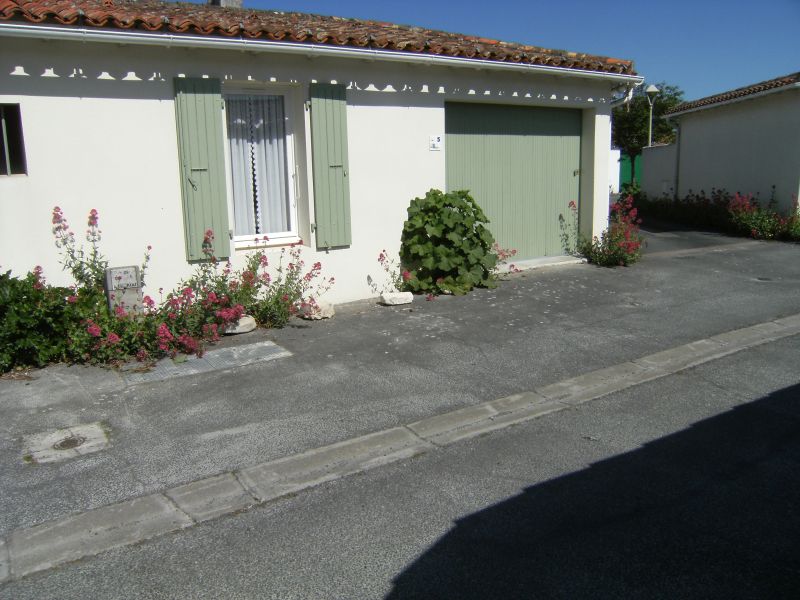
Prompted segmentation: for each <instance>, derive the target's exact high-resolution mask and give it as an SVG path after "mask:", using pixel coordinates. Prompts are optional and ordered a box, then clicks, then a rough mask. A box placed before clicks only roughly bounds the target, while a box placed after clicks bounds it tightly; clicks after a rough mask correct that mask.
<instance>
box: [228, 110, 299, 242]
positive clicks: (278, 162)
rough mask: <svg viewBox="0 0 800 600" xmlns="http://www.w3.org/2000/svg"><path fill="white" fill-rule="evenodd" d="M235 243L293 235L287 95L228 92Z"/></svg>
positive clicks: (290, 141)
mask: <svg viewBox="0 0 800 600" xmlns="http://www.w3.org/2000/svg"><path fill="white" fill-rule="evenodd" d="M225 112H226V116H227V119H226V121H227V122H226V126H227V134H228V156H229V160H230V171H229V177H230V182H231V191H232V192H233V218H234V227H233V233H234V240H235V239H237V238H239V239H243V238H249V237H252V236H253V235H259V234H268V235H269V236H270V238H281V237H287V236H291V235H294V234H295V214H294V198H293V195H294V194H293V192H294V189H293V187H294V186H293V182H292V176H293V170H294V167H293V160H292V155H293V148H292V135H291V131H290V128H289V127H288V126H287V122H288V119H287V116H288V115H287V113H286V109H285V106H284V96H283V95H272V94H227V95H226V96H225Z"/></svg>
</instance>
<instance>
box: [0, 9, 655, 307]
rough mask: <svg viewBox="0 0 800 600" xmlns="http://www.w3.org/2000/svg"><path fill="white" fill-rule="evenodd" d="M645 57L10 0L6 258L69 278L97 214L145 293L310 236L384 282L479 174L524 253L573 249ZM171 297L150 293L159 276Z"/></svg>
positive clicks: (479, 195) (4, 24) (594, 212)
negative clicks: (67, 254)
mask: <svg viewBox="0 0 800 600" xmlns="http://www.w3.org/2000/svg"><path fill="white" fill-rule="evenodd" d="M640 82H641V78H640V77H638V76H636V75H635V73H634V72H633V65H632V63H631V62H630V61H625V60H617V59H611V58H603V57H595V56H588V55H584V54H576V53H565V52H563V51H551V50H545V49H542V48H535V47H530V46H522V45H518V44H511V43H505V42H499V41H495V40H487V39H482V38H475V37H468V36H463V35H456V34H450V33H444V32H439V31H429V30H423V29H419V28H411V27H403V26H395V25H390V24H386V23H377V22H370V21H358V20H353V19H339V18H333V17H320V16H315V15H305V14H298V13H280V12H263V11H254V10H251V9H246V8H244V9H236V8H221V7H217V6H207V5H190V4H169V3H160V2H152V1H149V0H148V1H142V2H126V1H121V0H74V1H73V2H68V3H67V2H60V1H58V0H0V108H2V116H3V123H4V129H3V130H2V131H3V152H2V154H3V158H2V159H0V160H2V163H0V167H2V168H0V269H3V270H6V269H9V268H10V269H12V270H13V272H14V273H16V274H23V273H25V272H26V271H28V270H30V269H31V268H32V267H33V266H34V265H41V266H42V267H43V268H44V271H45V275H46V277H47V278H48V281H50V282H52V283H66V282H67V277H66V275H65V274H64V273H62V271H61V267H60V265H59V263H58V255H57V252H56V248H55V246H54V244H53V239H52V235H51V225H50V220H51V211H52V208H53V207H54V206H56V205H58V206H60V207H61V208H62V209H63V211H64V213H65V215H66V216H67V218H68V219H69V220H70V222H71V224H72V225H73V226H75V228H76V229H78V231H79V232H80V231H81V230H82V227H81V225H82V224H83V222H84V219H85V218H86V215H87V213H88V212H89V211H90V210H91V209H93V208H94V209H97V210H98V211H99V214H100V224H101V228H102V231H103V240H102V249H103V252H104V253H105V254H106V256H107V257H108V258H109V259H110V262H111V264H112V265H129V264H137V263H138V262H139V261H140V259H141V255H142V252H143V251H144V248H145V247H146V246H147V245H148V244H150V245H152V246H153V251H152V263H151V269H150V272H149V274H148V289H149V290H154V289H157V288H159V287H163V288H165V289H171V288H172V287H173V286H174V285H175V284H176V283H177V282H178V281H179V280H180V279H181V278H183V277H185V276H187V275H188V274H189V273H190V271H191V269H192V266H191V263H190V261H192V260H196V259H199V258H202V254H201V244H202V240H203V232H204V231H205V230H206V229H208V228H211V229H213V230H214V232H215V234H216V240H215V253H216V255H217V256H220V257H230V259H231V260H232V262H233V263H234V265H237V264H241V261H242V259H243V256H244V255H245V254H246V252H247V250H248V248H252V246H253V240H254V239H255V238H261V237H263V236H265V235H266V236H268V237H269V240H270V241H269V244H270V246H271V248H272V250H271V251H274V252H277V251H278V249H279V248H280V247H282V246H285V245H286V244H290V243H293V242H298V241H301V240H302V244H303V245H304V246H306V248H305V256H306V260H307V261H308V262H309V264H310V263H311V262H315V261H321V262H322V265H323V273H324V274H325V275H333V276H335V277H336V280H337V283H336V285H335V286H334V288H333V289H332V290H331V292H329V296H328V299H329V300H331V301H334V302H343V301H349V300H354V299H359V298H364V297H368V296H370V295H371V291H370V288H369V286H368V284H367V276H368V275H372V276H373V277H377V276H379V275H380V274H381V273H380V272H379V271H380V269H379V266H378V263H377V256H378V253H379V252H380V251H381V250H383V249H387V250H388V251H389V252H390V253H395V252H397V251H398V249H399V242H400V233H401V230H402V224H403V221H404V220H405V218H406V209H407V207H408V204H409V202H410V200H411V199H412V198H414V197H415V196H421V195H424V194H425V192H426V191H427V190H428V189H430V188H439V189H469V190H471V191H472V192H473V195H474V196H475V198H476V200H477V201H478V202H479V203H480V204H481V205H482V206H483V208H484V209H485V211H486V212H487V214H488V216H489V218H490V219H491V221H492V224H491V226H490V227H491V229H492V230H493V232H494V234H495V236H496V237H497V238H498V240H499V242H500V243H501V244H502V245H503V246H505V247H514V248H517V249H518V250H519V253H520V256H521V257H522V258H523V259H524V258H534V257H541V256H552V255H558V254H561V252H562V251H561V246H560V242H559V229H558V227H559V225H558V215H559V214H560V213H562V212H565V211H566V206H567V204H568V203H569V201H570V200H576V201H578V202H579V214H580V225H581V228H582V230H583V231H584V232H585V233H586V234H595V235H596V234H599V233H600V231H601V230H602V229H603V228H604V227H605V226H606V223H607V214H608V180H609V177H608V170H609V147H610V137H611V123H610V113H611V108H610V103H611V100H612V96H614V95H619V93H620V92H623V91H625V90H626V89H627V88H630V87H631V86H634V85H638V84H639V83H640ZM151 293H152V292H151Z"/></svg>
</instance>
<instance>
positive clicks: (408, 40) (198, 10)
mask: <svg viewBox="0 0 800 600" xmlns="http://www.w3.org/2000/svg"><path fill="white" fill-rule="evenodd" d="M0 21H28V22H31V23H50V24H58V25H63V26H66V27H71V26H81V27H97V28H101V27H102V28H112V29H138V30H145V31H164V32H170V33H187V34H194V35H198V34H199V35H209V36H217V37H233V36H236V37H243V38H248V39H261V40H267V41H283V42H295V43H298V44H309V45H310V44H323V45H329V46H350V47H356V48H376V49H381V50H395V51H399V52H409V53H417V54H429V55H438V56H448V57H459V58H473V59H482V60H487V61H496V62H506V63H519V64H529V65H544V66H552V67H562V68H565V69H575V70H581V71H597V72H601V73H615V74H623V75H634V74H635V71H634V70H633V62H632V61H629V60H620V59H613V58H607V57H602V56H592V55H589V54H579V53H575V52H565V51H562V50H548V49H546V48H539V47H536V46H526V45H522V44H515V43H511V42H500V41H497V40H490V39H486V38H480V37H474V36H466V35H460V34H455V33H447V32H444V31H435V30H430V29H424V28H421V27H409V26H405V25H393V24H391V23H381V22H377V21H362V20H358V19H344V18H340V17H325V16H320V15H311V14H304V13H293V12H277V11H260V10H253V9H248V8H221V7H218V6H210V5H205V4H175V3H166V2H159V1H156V0H143V1H140V2H133V1H128V0H0Z"/></svg>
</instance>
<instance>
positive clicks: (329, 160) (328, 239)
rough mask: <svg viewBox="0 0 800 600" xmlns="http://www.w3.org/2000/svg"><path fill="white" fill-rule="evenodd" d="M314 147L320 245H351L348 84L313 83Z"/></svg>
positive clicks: (312, 144)
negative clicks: (346, 91)
mask: <svg viewBox="0 0 800 600" xmlns="http://www.w3.org/2000/svg"><path fill="white" fill-rule="evenodd" d="M311 147H312V157H313V161H314V213H315V217H314V220H315V231H316V239H317V248H318V249H322V248H336V247H341V246H349V245H350V242H351V236H350V184H349V177H348V170H349V166H348V162H347V101H346V99H345V86H343V85H339V84H329V83H312V84H311Z"/></svg>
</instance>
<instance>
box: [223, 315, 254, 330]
mask: <svg viewBox="0 0 800 600" xmlns="http://www.w3.org/2000/svg"><path fill="white" fill-rule="evenodd" d="M255 328H256V320H255V319H254V318H253V317H251V316H250V315H242V316H241V317H239V320H238V321H237V322H236V323H232V324H231V325H228V326H227V327H225V335H236V334H237V333H248V332H250V331H253V329H255Z"/></svg>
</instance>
